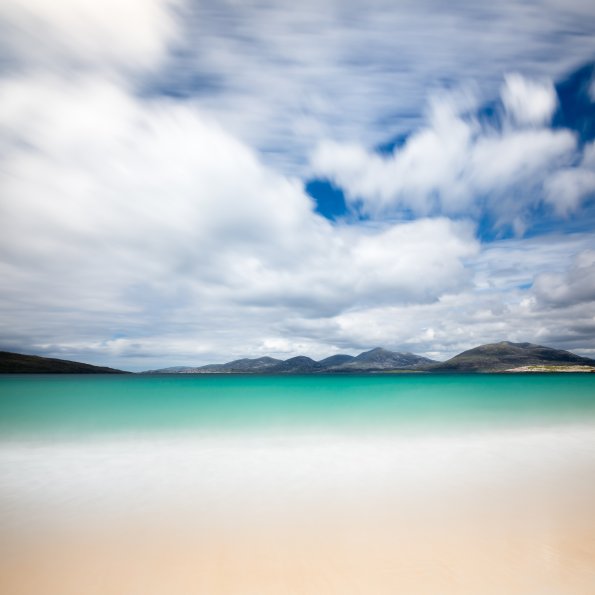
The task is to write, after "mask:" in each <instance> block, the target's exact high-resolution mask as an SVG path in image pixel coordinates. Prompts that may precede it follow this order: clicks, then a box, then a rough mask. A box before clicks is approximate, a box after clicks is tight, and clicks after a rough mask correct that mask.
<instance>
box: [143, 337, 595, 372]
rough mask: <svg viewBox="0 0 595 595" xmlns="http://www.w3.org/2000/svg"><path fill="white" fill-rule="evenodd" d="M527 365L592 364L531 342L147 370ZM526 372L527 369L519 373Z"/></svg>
mask: <svg viewBox="0 0 595 595" xmlns="http://www.w3.org/2000/svg"><path fill="white" fill-rule="evenodd" d="M531 366H541V367H543V366H546V367H550V368H551V367H562V368H564V367H567V366H595V360H592V359H589V358H586V357H581V356H579V355H575V354H574V353H571V352H570V351H564V350H561V349H552V348H551V347H544V346H542V345H535V344H533V343H511V342H509V341H502V342H500V343H490V344H487V345H480V346H479V347H475V348H473V349H469V350H468V351H464V352H462V353H460V354H458V355H456V356H455V357H453V358H451V359H449V360H447V361H445V362H437V361H435V360H431V359H428V358H427V357H422V356H420V355H415V354H413V353H401V352H397V351H389V350H388V349H383V348H381V347H376V348H375V349H372V350H370V351H365V352H363V353H360V354H359V355H357V356H352V355H345V354H338V355H332V356H330V357H327V358H325V359H322V360H320V361H315V360H313V359H311V358H309V357H306V356H304V355H300V356H297V357H292V358H290V359H287V360H280V359H275V358H272V357H259V358H254V359H249V358H244V359H238V360H234V361H231V362H227V363H225V364H209V365H206V366H199V367H175V368H163V369H160V370H149V371H148V372H146V373H153V374H349V373H356V374H358V373H359V374H362V373H375V372H376V373H377V372H391V371H395V372H398V371H412V372H503V371H508V370H514V369H515V368H527V367H531ZM522 371H531V370H522Z"/></svg>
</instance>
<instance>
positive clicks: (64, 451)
mask: <svg viewBox="0 0 595 595" xmlns="http://www.w3.org/2000/svg"><path fill="white" fill-rule="evenodd" d="M593 502H595V375H589V374H580V375H579V374H576V375H575V374H559V375H550V374H544V375H538V374H535V375H475V376H473V375H432V376H430V375H413V374H395V375H377V376H320V377H318V376H288V377H267V376H262V377H261V376H198V375H197V376H194V375H161V376H148V375H147V376H143V375H137V376H132V375H131V376H107V375H106V376H4V377H1V378H0V554H2V556H0V560H4V561H2V562H0V591H1V592H11V593H24V594H29V593H31V594H33V593H39V592H44V593H47V594H52V593H56V594H58V593H60V595H64V594H67V593H70V592H72V593H81V592H84V593H87V594H92V593H95V592H97V593H122V592H126V593H136V592H138V593H143V594H144V595H146V594H147V593H168V594H174V595H175V594H177V593H180V594H181V593H208V594H211V593H214V594H217V593H222V594H227V593H234V594H238V595H245V594H249V593H255V594H256V593H258V594H259V595H261V594H265V593H281V592H282V593H289V594H292V593H325V594H326V593H342V594H345V593H373V594H382V593H394V592H407V593H436V592H441V593H450V592H452V593H478V592H481V593H492V592H493V593H502V592H507V593H519V594H520V593H564V594H567V593H590V592H591V591H590V590H589V589H591V588H592V585H593V584H595V538H594V537H593V536H594V535H595V506H594V505H593ZM98 552H101V554H98ZM75 558H76V559H77V560H78V562H77V564H76V569H75V568H73V565H72V560H73V559H75ZM123 559H125V560H127V563H126V564H124V565H123V564H122V560H123ZM31 566H35V567H36V568H38V569H41V570H38V572H36V573H34V574H31V573H28V572H27V571H26V569H27V568H30V567H31ZM496 568H498V569H500V571H498V572H494V569H496ZM502 568H506V571H505V572H502V570H501V569H502ZM19 569H20V570H19ZM176 585H177V586H176Z"/></svg>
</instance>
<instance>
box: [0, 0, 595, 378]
mask: <svg viewBox="0 0 595 595" xmlns="http://www.w3.org/2000/svg"><path fill="white" fill-rule="evenodd" d="M0 57H1V58H0V279H1V282H0V349H5V350H9V351H17V352H21V353H31V354H38V355H44V356H49V357H59V358H65V359H73V360H77V361H84V362H89V363H94V364H101V365H110V366H113V367H117V368H121V369H126V370H145V369H150V368H157V367H166V366H173V365H201V364H206V363H211V362H221V361H229V360H232V359H236V358H240V357H259V356H263V355H269V356H273V357H279V358H283V359H286V358H288V357H292V356H295V355H298V354H305V355H308V356H310V357H313V358H315V359H319V358H323V357H326V356H329V355H331V354H334V353H350V354H357V353H359V352H361V351H364V350H366V349H370V348H373V347H376V346H383V347H385V348H388V349H394V350H398V351H411V352H414V353H418V354H421V355H425V356H428V357H432V358H435V359H446V358H448V357H451V356H453V355H455V354H456V353H459V352H460V351H463V350H465V349H469V348H472V347H474V346H477V345H479V344H483V343H490V342H495V341H501V340H510V341H515V342H517V341H518V342H521V341H529V342H534V343H539V344H543V345H548V346H552V347H558V348H562V349H569V350H572V351H574V352H576V353H579V354H582V355H587V356H591V357H595V237H594V232H593V230H594V229H595V69H594V64H595V4H593V2H591V1H588V0H584V1H583V0H564V1H562V0H533V1H531V2H526V1H523V2H520V1H517V0H503V1H502V2H498V3H483V2H474V1H466V0H461V1H457V0H455V1H453V2H448V3H445V2H440V1H438V0H418V1H406V0H398V1H396V2H395V1H394V0H392V1H390V2H389V1H377V0H365V1H364V0H343V1H339V0H335V1H333V0H316V2H314V1H310V0H304V1H302V2H293V1H291V2H290V1H288V0H287V1H286V0H276V1H273V2H269V1H258V2H249V1H245V0H242V1H239V0H235V1H234V0H228V1H223V0H205V1H197V0H117V1H116V0H103V2H99V3H98V2H95V1H92V0H53V1H52V2H47V1H46V0H4V1H3V2H2V3H0Z"/></svg>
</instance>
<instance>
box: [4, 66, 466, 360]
mask: <svg viewBox="0 0 595 595" xmlns="http://www.w3.org/2000/svg"><path fill="white" fill-rule="evenodd" d="M0 97H1V98H2V99H1V101H0V112H1V113H2V114H3V116H2V118H0V128H1V130H2V133H3V134H2V136H3V138H4V139H5V143H4V145H3V147H2V152H1V166H2V171H3V175H2V178H1V180H0V183H1V186H2V196H3V200H2V203H1V205H0V209H1V213H2V228H3V233H2V236H1V238H0V253H1V254H2V260H1V268H2V276H3V279H4V281H5V284H4V288H5V289H4V291H3V307H2V310H1V318H0V319H1V321H2V326H3V329H4V333H3V335H4V337H5V341H9V340H12V341H14V342H18V341H19V340H22V339H23V337H28V338H29V339H28V340H29V341H30V342H31V345H36V346H37V347H36V349H39V348H44V349H48V350H54V352H55V351H56V350H58V351H59V352H60V351H62V350H64V349H68V348H71V349H74V348H76V349H79V350H80V349H81V348H82V347H81V346H82V345H87V348H89V346H92V345H94V346H95V347H94V349H100V348H101V349H103V350H104V351H105V352H107V353H111V355H112V356H114V357H115V356H116V355H122V354H123V353H129V354H130V355H134V354H142V353H144V350H146V349H147V348H148V347H147V346H148V345H155V344H156V343H157V342H158V339H157V338H156V337H158V336H162V337H164V340H165V337H167V343H168V346H167V348H164V349H175V348H176V347H175V346H176V345H178V346H188V344H189V337H192V336H195V337H200V339H199V340H197V342H198V344H197V345H196V346H195V349H194V350H193V352H194V351H198V352H201V353H203V352H207V353H208V352H209V350H210V351H211V352H212V351H217V349H220V347H217V346H216V345H217V342H218V341H220V340H222V337H224V336H225V335H226V333H228V334H229V335H235V338H234V339H230V336H227V337H225V341H226V347H225V350H227V349H229V342H230V341H238V342H239V341H240V339H242V349H246V345H249V344H254V343H255V342H256V343H258V342H259V341H261V340H262V337H266V336H267V334H269V333H267V329H271V330H270V332H273V330H272V329H273V327H274V326H275V324H276V321H277V320H278V319H279V318H282V317H284V316H286V315H287V313H288V312H292V313H293V314H294V315H295V314H300V315H301V316H304V317H306V318H308V317H312V318H325V317H328V316H334V315H336V314H337V313H339V312H342V311H345V310H350V309H355V310H357V309H359V308H365V307H369V306H370V305H378V304H386V303H402V304H405V303H412V302H428V301H434V300H437V299H438V298H439V296H440V295H441V294H442V293H443V292H444V291H453V290H456V289H457V288H459V287H462V286H465V285H466V284H467V283H468V282H469V278H468V274H467V272H466V270H465V266H464V261H465V259H466V258H468V257H471V256H473V255H474V254H475V253H476V251H477V242H476V240H475V239H474V228H473V226H472V225H470V224H468V223H465V222H453V221H449V220H448V219H441V218H436V219H421V220H417V221H412V222H409V223H406V224H401V225H394V224H389V223H386V224H381V225H378V226H360V227H349V226H333V225H331V224H330V223H329V222H328V221H327V220H326V219H324V218H322V217H320V216H318V215H317V214H316V213H314V211H313V204H312V202H311V200H310V198H309V197H308V196H307V195H306V194H305V192H304V190H303V187H302V183H301V182H299V181H298V180H296V179H292V178H287V177H285V176H282V175H280V174H277V173H275V172H273V171H272V170H270V169H269V168H268V167H266V166H265V165H263V164H262V163H261V161H260V160H259V159H258V157H257V155H256V154H255V152H254V151H253V150H251V149H250V148H248V147H246V146H245V145H244V144H242V143H241V142H239V141H237V140H236V139H234V138H233V137H231V136H230V135H229V134H227V133H226V132H224V131H223V130H222V129H221V128H220V127H219V126H218V124H217V123H215V122H214V121H212V120H211V119H210V118H209V117H208V116H205V115H204V114H203V113H202V112H201V110H200V109H198V108H197V107H196V106H194V105H192V104H189V103H180V102H176V101H174V100H164V99H154V100H152V101H147V100H144V99H139V98H136V97H134V96H132V95H130V93H129V92H128V91H127V90H125V89H124V88H122V87H120V86H118V85H117V84H114V83H110V82H107V81H105V80H98V79H95V78H92V79H81V80H78V81H76V82H73V81H65V80H64V79H62V78H55V77H48V76H43V77H31V76H28V77H26V78H17V79H12V80H5V81H4V83H3V85H2V86H1V88H0ZM246 320H249V322H246ZM232 329H233V333H232ZM242 329H244V330H243V331H242ZM11 337H12V339H11ZM217 337H218V338H217ZM269 339H270V335H269ZM68 346H70V347H68ZM100 346H103V347H100ZM127 350H128V351H127Z"/></svg>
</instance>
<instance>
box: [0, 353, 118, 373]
mask: <svg viewBox="0 0 595 595" xmlns="http://www.w3.org/2000/svg"><path fill="white" fill-rule="evenodd" d="M0 374H128V372H124V371H122V370H114V369H113V368H105V367H102V366H92V365H91V364H82V363H80V362H72V361H69V360H65V359H54V358H50V357H40V356H38V355H22V354H20V353H11V352H10V351H0Z"/></svg>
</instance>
